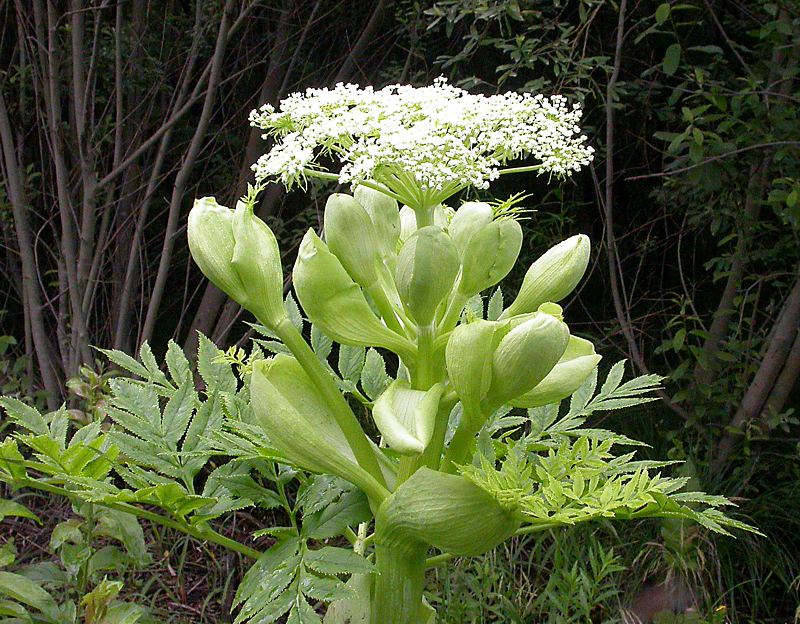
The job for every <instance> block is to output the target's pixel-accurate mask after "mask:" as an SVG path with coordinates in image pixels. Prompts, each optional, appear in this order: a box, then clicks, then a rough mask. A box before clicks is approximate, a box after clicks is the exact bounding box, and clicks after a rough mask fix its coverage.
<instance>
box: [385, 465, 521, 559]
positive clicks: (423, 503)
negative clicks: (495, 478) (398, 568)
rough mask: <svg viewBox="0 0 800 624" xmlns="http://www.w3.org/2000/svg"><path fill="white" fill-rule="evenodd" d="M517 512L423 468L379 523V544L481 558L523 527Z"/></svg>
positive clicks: (387, 504)
mask: <svg viewBox="0 0 800 624" xmlns="http://www.w3.org/2000/svg"><path fill="white" fill-rule="evenodd" d="M519 524H520V523H519V521H518V520H517V519H516V518H515V517H514V514H513V513H512V512H511V511H508V510H506V509H504V508H503V507H501V506H500V504H499V503H498V502H497V500H495V498H494V497H493V496H492V495H491V494H489V493H488V492H486V491H485V490H483V489H481V488H480V487H478V486H477V485H475V484H474V483H472V481H469V480H468V479H466V478H465V477H462V476H458V475H451V474H445V473H443V472H437V471H434V470H430V469H429V468H421V469H420V470H418V471H417V472H415V473H414V474H413V475H412V476H411V477H410V478H409V479H408V480H407V481H405V482H404V483H403V484H402V485H401V486H400V487H399V488H397V490H396V491H395V493H394V494H393V495H392V496H390V497H389V498H387V499H386V500H385V501H384V503H383V504H382V505H381V507H380V509H379V510H378V514H377V517H376V527H378V528H377V531H378V532H377V533H376V535H375V538H376V543H377V544H380V545H384V546H389V547H399V548H402V547H403V546H404V545H407V544H409V543H419V542H423V543H425V544H430V545H431V546H434V547H435V548H438V549H440V550H443V551H445V552H449V553H452V554H454V555H464V556H466V555H479V554H481V553H484V552H486V551H488V550H491V549H492V548H494V547H495V546H497V545H498V544H500V543H502V542H503V541H505V540H506V539H508V538H509V537H511V535H513V533H514V531H516V530H517V528H518V527H519Z"/></svg>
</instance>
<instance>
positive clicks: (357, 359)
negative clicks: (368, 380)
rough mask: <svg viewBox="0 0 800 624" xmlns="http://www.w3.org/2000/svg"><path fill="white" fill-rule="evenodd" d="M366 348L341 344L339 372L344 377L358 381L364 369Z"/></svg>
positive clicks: (354, 381)
mask: <svg viewBox="0 0 800 624" xmlns="http://www.w3.org/2000/svg"><path fill="white" fill-rule="evenodd" d="M365 358H366V349H365V348H364V347H353V346H349V345H339V361H338V364H337V366H338V368H339V374H340V375H341V376H342V379H345V380H347V381H351V382H353V383H356V382H357V381H358V379H359V377H360V376H361V371H362V370H363V369H364V360H365Z"/></svg>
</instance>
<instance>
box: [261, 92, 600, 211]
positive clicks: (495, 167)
mask: <svg viewBox="0 0 800 624" xmlns="http://www.w3.org/2000/svg"><path fill="white" fill-rule="evenodd" d="M580 117H581V109H580V106H579V105H577V104H573V105H572V106H569V105H568V104H567V101H566V99H565V98H564V97H562V96H558V95H556V96H552V97H545V96H543V95H531V94H529V93H523V94H519V93H504V94H501V95H492V96H484V95H475V94H471V93H468V92H467V91H464V90H463V89H459V88H457V87H454V86H452V85H449V84H448V83H447V81H446V80H445V79H444V78H439V79H437V80H436V81H434V84H433V85H431V86H427V87H412V86H408V85H390V86H388V87H384V88H383V89H380V90H373V88H372V87H365V88H363V89H362V88H360V87H358V86H357V85H350V84H347V85H345V84H338V85H336V87H334V88H333V89H327V88H323V89H308V90H307V91H305V92H304V93H294V94H292V95H290V96H289V97H288V98H286V99H285V100H283V101H282V102H281V103H280V105H279V107H278V109H277V110H276V109H275V108H273V107H272V106H270V105H269V104H265V105H264V106H262V107H261V108H260V109H258V110H254V111H253V112H252V113H251V114H250V122H251V124H252V125H253V126H256V127H258V128H262V129H264V130H265V131H266V132H265V134H264V138H273V139H274V140H275V144H274V146H273V147H272V149H271V150H270V151H269V152H268V153H267V154H265V155H264V156H262V157H261V158H260V159H259V160H258V162H257V163H256V164H255V165H254V167H253V169H254V170H255V173H256V181H257V182H261V181H263V180H270V179H275V178H278V179H280V180H281V181H282V182H283V183H284V184H286V185H287V186H291V185H293V184H296V183H303V182H304V180H305V178H306V177H307V176H314V175H318V174H319V168H320V157H330V158H331V159H332V160H333V161H334V164H335V162H336V161H337V160H338V161H340V162H341V165H342V166H341V170H340V172H339V174H338V176H337V178H338V181H339V182H341V183H347V184H350V185H351V186H352V187H353V188H355V187H356V186H357V185H358V184H363V183H366V184H377V185H380V186H381V187H382V190H384V191H387V192H388V193H389V194H390V195H392V196H394V197H395V199H398V200H399V201H400V202H401V203H403V204H406V205H408V206H411V207H412V208H414V209H417V208H419V207H420V205H422V204H427V205H436V204H439V203H441V202H443V201H444V200H445V199H447V198H448V197H450V196H451V195H453V194H454V193H456V192H458V191H459V190H461V189H464V188H466V187H469V186H473V187H476V188H481V189H485V188H488V186H489V182H490V181H491V180H494V179H495V178H496V177H497V176H498V175H499V174H500V173H501V170H500V167H501V166H502V165H503V164H504V163H506V162H507V161H509V160H512V159H516V158H521V157H524V156H527V155H530V156H532V157H533V158H535V159H536V160H537V161H539V164H538V165H536V166H535V168H536V169H538V170H539V171H541V172H542V173H549V174H555V175H559V176H561V175H568V174H569V173H571V172H572V171H577V170H578V169H580V168H581V167H582V166H584V165H586V164H588V163H589V162H590V161H591V159H592V153H593V149H592V148H591V147H589V146H587V145H586V137H585V136H583V135H582V134H581V132H580V128H579V127H578V125H577V124H578V121H579V120H580Z"/></svg>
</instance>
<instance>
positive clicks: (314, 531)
mask: <svg viewBox="0 0 800 624" xmlns="http://www.w3.org/2000/svg"><path fill="white" fill-rule="evenodd" d="M370 518H372V512H371V511H370V508H369V503H368V501H367V497H366V496H364V494H363V492H361V491H360V490H351V491H350V492H347V493H346V494H344V495H343V496H342V497H341V498H340V499H339V500H338V501H336V502H335V503H333V504H332V505H329V506H328V507H326V508H325V509H323V510H322V511H321V512H318V515H317V516H314V517H312V518H308V516H306V517H305V518H304V521H303V534H304V535H305V536H306V537H309V538H312V539H316V540H323V539H328V538H330V537H336V536H337V535H341V534H342V533H343V532H344V530H345V528H346V527H351V526H355V525H357V524H359V523H360V522H366V521H367V520H369V519H370Z"/></svg>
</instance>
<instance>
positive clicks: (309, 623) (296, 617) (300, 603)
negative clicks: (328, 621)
mask: <svg viewBox="0 0 800 624" xmlns="http://www.w3.org/2000/svg"><path fill="white" fill-rule="evenodd" d="M286 624H322V620H320V619H319V616H318V615H317V613H316V612H315V611H314V609H312V608H311V605H309V604H308V603H307V602H306V601H305V600H303V598H301V597H299V596H298V597H297V599H296V600H295V601H294V604H293V605H292V610H291V612H290V613H289V617H288V618H286Z"/></svg>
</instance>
